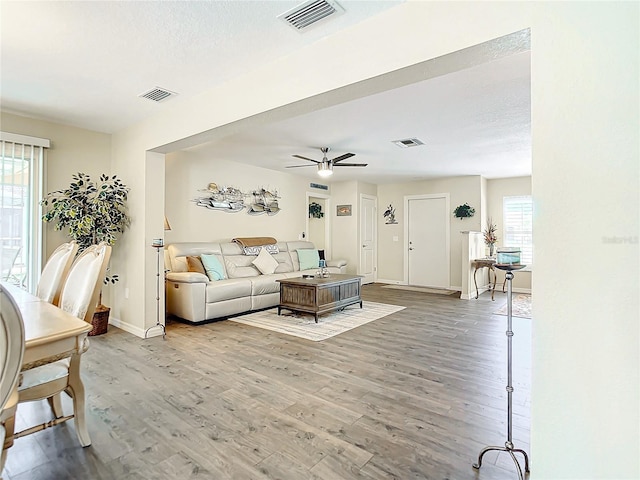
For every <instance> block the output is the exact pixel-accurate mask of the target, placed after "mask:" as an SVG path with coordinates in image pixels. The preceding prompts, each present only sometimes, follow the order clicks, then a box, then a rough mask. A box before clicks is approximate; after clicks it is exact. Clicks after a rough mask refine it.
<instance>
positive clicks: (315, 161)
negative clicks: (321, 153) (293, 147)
mask: <svg viewBox="0 0 640 480" xmlns="http://www.w3.org/2000/svg"><path fill="white" fill-rule="evenodd" d="M292 156H293V157H296V158H301V159H302V160H309V161H310V162H313V163H320V162H319V161H318V160H314V159H313V158H307V157H303V156H302V155H292Z"/></svg>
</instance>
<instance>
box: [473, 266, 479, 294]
mask: <svg viewBox="0 0 640 480" xmlns="http://www.w3.org/2000/svg"><path fill="white" fill-rule="evenodd" d="M477 272H478V267H476V268H475V269H474V270H473V284H474V285H475V286H476V299H477V298H478V282H477V281H476V273H477Z"/></svg>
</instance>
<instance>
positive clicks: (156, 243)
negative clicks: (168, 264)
mask: <svg viewBox="0 0 640 480" xmlns="http://www.w3.org/2000/svg"><path fill="white" fill-rule="evenodd" d="M164 230H165V231H167V230H171V225H169V221H168V220H167V217H164ZM151 246H152V247H153V248H155V249H156V324H155V325H153V326H151V327H149V328H147V330H146V331H145V332H144V338H147V334H148V333H149V330H151V329H152V328H162V338H163V340H166V339H167V329H166V326H165V324H164V323H162V322H160V270H161V269H160V250H162V251H163V252H164V240H163V239H162V238H155V239H154V240H153V242H152V243H151ZM163 259H164V255H163ZM162 273H163V275H164V269H162ZM163 283H164V282H163Z"/></svg>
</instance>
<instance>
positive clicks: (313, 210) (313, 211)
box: [309, 202, 324, 218]
mask: <svg viewBox="0 0 640 480" xmlns="http://www.w3.org/2000/svg"><path fill="white" fill-rule="evenodd" d="M322 217H324V213H323V212H322V205H320V204H319V203H316V202H311V203H310V204H309V218H322Z"/></svg>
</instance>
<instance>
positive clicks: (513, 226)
mask: <svg viewBox="0 0 640 480" xmlns="http://www.w3.org/2000/svg"><path fill="white" fill-rule="evenodd" d="M502 206H503V222H504V242H503V243H504V246H505V247H517V248H519V249H520V252H521V254H520V261H521V262H522V263H524V264H526V265H531V264H532V263H533V202H532V200H531V195H524V196H520V197H504V198H503V201H502Z"/></svg>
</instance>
